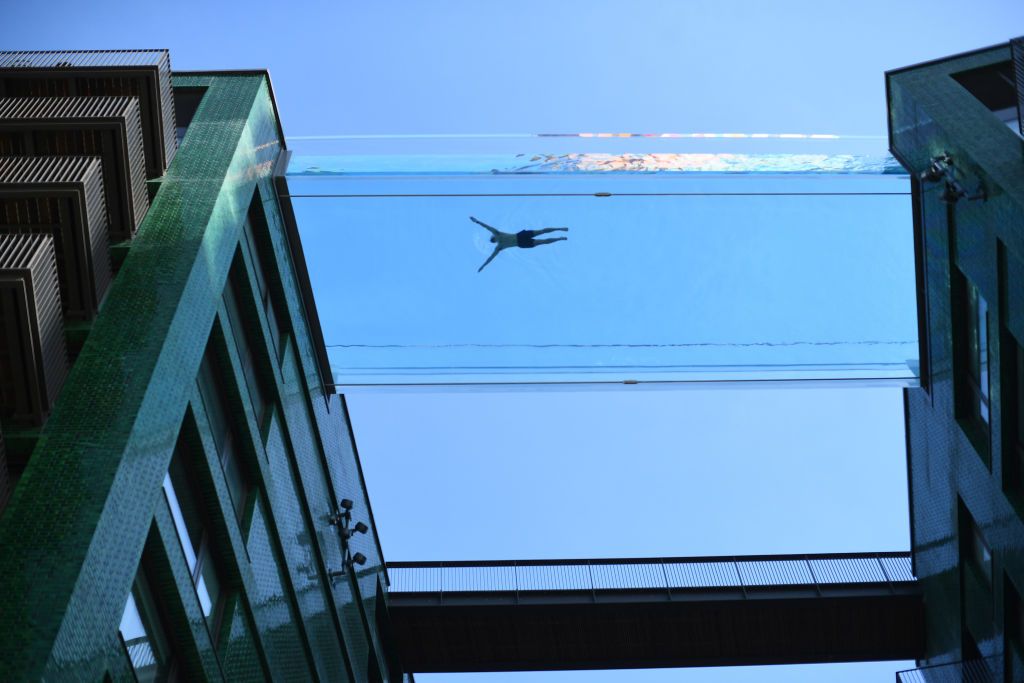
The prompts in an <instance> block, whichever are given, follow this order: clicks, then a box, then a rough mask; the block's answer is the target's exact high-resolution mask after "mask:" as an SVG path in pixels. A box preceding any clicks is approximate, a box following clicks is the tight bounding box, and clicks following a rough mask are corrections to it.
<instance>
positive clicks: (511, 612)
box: [389, 584, 924, 673]
mask: <svg viewBox="0 0 1024 683" xmlns="http://www.w3.org/2000/svg"><path fill="white" fill-rule="evenodd" d="M389 602H390V609H389V612H390V616H391V620H392V625H393V628H394V630H393V633H394V634H395V638H396V645H397V650H398V655H399V657H400V658H401V662H402V666H403V668H404V669H405V670H406V671H411V672H416V673H420V672H422V673H430V672H459V671H463V672H466V671H541V670H560V669H620V668H621V669H625V668H629V669H633V668H649V667H682V666H739V665H753V664H800V663H817V662H853V661H875V660H891V659H915V658H917V657H920V656H923V653H924V620H923V616H924V607H923V603H922V599H921V596H920V593H919V591H918V588H917V586H916V585H913V584H908V585H896V586H893V585H892V584H889V585H870V584H868V585H864V584H861V585H856V586H846V587H843V586H830V587H828V588H823V589H822V590H818V589H815V588H805V587H800V588H787V587H764V588H760V589H748V590H747V591H746V592H742V591H739V590H729V589H724V590H723V589H711V590H707V589H704V590H689V591H675V590H673V591H671V592H669V591H666V590H661V589H659V590H650V589H638V590H623V591H613V592H608V591H597V592H593V593H591V592H587V593H584V594H581V593H580V592H579V591H551V592H530V593H525V594H524V593H520V594H518V595H517V594H516V593H513V592H507V593H495V592H486V593H485V592H481V593H458V594H451V595H443V596H439V595H438V594H437V593H392V594H391V596H390V601H389Z"/></svg>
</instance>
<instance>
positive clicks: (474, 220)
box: [469, 216, 501, 265]
mask: <svg viewBox="0 0 1024 683" xmlns="http://www.w3.org/2000/svg"><path fill="white" fill-rule="evenodd" d="M469 220H471V221H473V222H474V223H476V224H477V225H479V226H480V227H481V228H487V229H488V230H490V231H491V232H492V233H494V234H495V235H498V234H499V233H501V230H498V229H496V228H492V227H491V226H489V225H487V224H486V223H484V222H483V221H478V220H477V219H475V218H473V217H472V216H470V217H469ZM484 265H487V264H486V263H485V264H484Z"/></svg>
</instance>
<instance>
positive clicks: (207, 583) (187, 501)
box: [164, 436, 224, 642]
mask: <svg viewBox="0 0 1024 683" xmlns="http://www.w3.org/2000/svg"><path fill="white" fill-rule="evenodd" d="M189 456H190V453H189V452H188V447H187V446H186V445H185V440H184V438H183V437H182V436H179V437H178V444H177V446H176V447H175V452H174V457H173V459H172V460H171V466H170V469H169V470H168V471H167V474H166V475H165V476H164V494H165V495H166V497H167V504H168V506H170V508H171V516H172V517H173V518H174V528H175V530H176V531H177V532H178V540H179V541H181V549H182V551H183V552H184V554H185V562H186V564H188V569H189V572H191V574H192V583H193V585H194V586H195V589H196V596H197V597H198V598H199V604H200V606H201V607H202V609H203V615H204V616H205V617H206V621H207V624H208V625H209V630H210V637H211V639H212V640H213V641H214V642H216V641H217V634H218V631H219V630H220V628H219V627H220V622H221V618H222V616H223V611H224V595H223V591H222V589H221V586H222V585H223V582H222V581H221V580H220V576H219V575H218V574H217V567H216V564H215V563H214V559H213V554H212V552H211V550H210V532H209V530H208V529H207V528H206V525H205V524H204V523H203V517H202V514H201V512H200V511H201V510H202V508H203V506H202V504H201V500H200V498H199V495H198V491H197V489H196V487H195V486H193V485H192V482H191V481H190V479H189V474H188V469H191V468H190V464H191V462H192V460H191V458H190V457H189Z"/></svg>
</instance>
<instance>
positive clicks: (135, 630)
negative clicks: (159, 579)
mask: <svg viewBox="0 0 1024 683" xmlns="http://www.w3.org/2000/svg"><path fill="white" fill-rule="evenodd" d="M118 630H119V631H120V633H121V640H122V642H123V643H124V648H125V651H126V652H127V653H128V659H129V660H130V661H131V664H132V669H134V671H135V677H136V678H137V679H138V681H139V683H148V682H149V681H163V680H167V678H168V673H169V671H170V669H171V664H172V661H171V651H170V647H169V646H168V643H167V637H166V636H165V634H164V630H163V627H162V626H161V624H160V618H159V615H158V613H157V608H156V601H155V600H154V599H153V594H152V592H151V591H150V590H149V585H148V583H147V582H146V577H145V575H144V574H143V572H142V569H141V568H140V569H139V571H138V573H137V574H136V575H135V581H134V583H133V584H132V591H131V593H129V594H128V601H127V602H126V603H125V606H124V613H123V614H122V615H121V625H120V626H119V627H118Z"/></svg>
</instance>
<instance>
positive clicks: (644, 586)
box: [388, 553, 916, 594]
mask: <svg viewBox="0 0 1024 683" xmlns="http://www.w3.org/2000/svg"><path fill="white" fill-rule="evenodd" d="M388 576H389V578H390V581H391V583H390V587H389V589H388V590H389V592H390V593H391V594H396V593H439V594H440V593H449V594H450V593H500V592H528V591H548V592H550V591H586V592H591V591H631V590H650V589H658V590H671V591H685V590H707V589H718V588H723V589H728V588H732V589H741V590H744V591H745V590H759V589H769V588H778V587H795V586H807V587H817V588H819V589H821V588H825V587H829V586H852V585H879V586H886V587H892V586H894V585H899V584H912V583H914V582H915V581H916V578H915V577H914V574H913V571H912V568H911V558H910V553H847V554H830V555H758V556H751V555H748V556H736V557H664V558H615V559H590V560H508V561H504V560H492V561H465V562H455V561H447V562H389V563H388Z"/></svg>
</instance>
